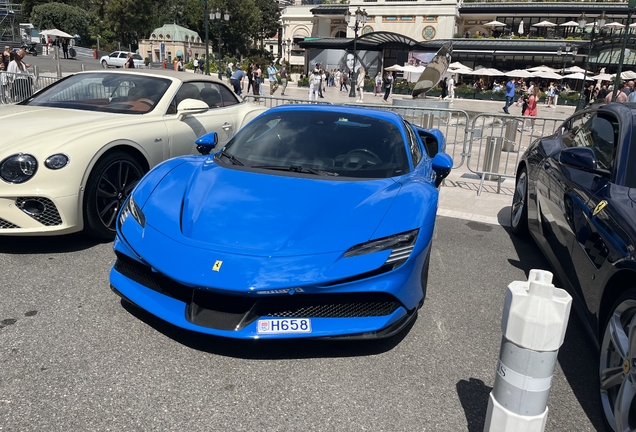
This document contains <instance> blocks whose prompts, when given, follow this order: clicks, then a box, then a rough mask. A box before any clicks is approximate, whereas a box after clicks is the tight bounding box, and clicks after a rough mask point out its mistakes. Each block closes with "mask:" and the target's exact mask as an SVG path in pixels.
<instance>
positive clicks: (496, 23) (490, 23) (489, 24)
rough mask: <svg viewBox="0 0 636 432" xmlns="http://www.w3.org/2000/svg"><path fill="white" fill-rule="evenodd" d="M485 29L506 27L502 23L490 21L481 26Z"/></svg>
mask: <svg viewBox="0 0 636 432" xmlns="http://www.w3.org/2000/svg"><path fill="white" fill-rule="evenodd" d="M482 25H483V26H485V27H505V26H506V25H505V24H504V23H502V22H501V21H497V20H495V21H490V22H487V23H486V24H482Z"/></svg>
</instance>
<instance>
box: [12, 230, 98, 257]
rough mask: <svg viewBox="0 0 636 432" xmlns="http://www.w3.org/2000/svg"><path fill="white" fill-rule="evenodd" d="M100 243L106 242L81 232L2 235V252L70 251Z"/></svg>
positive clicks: (13, 253)
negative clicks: (31, 235)
mask: <svg viewBox="0 0 636 432" xmlns="http://www.w3.org/2000/svg"><path fill="white" fill-rule="evenodd" d="M100 243H105V242H99V241H98V240H95V239H91V238H89V237H87V236H85V235H83V234H81V233H75V234H67V235H61V236H50V237H49V236H38V237H26V236H19V237H12V236H6V237H3V236H0V253H5V254H12V255H23V254H25V255H33V254H48V253H68V252H78V251H82V250H86V249H90V248H92V247H94V246H96V245H98V244H100Z"/></svg>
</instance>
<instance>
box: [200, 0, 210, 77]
mask: <svg viewBox="0 0 636 432" xmlns="http://www.w3.org/2000/svg"><path fill="white" fill-rule="evenodd" d="M201 1H202V2H203V21H204V23H205V74H206V75H210V62H209V61H208V59H209V58H210V52H209V51H210V25H209V24H208V0H201ZM210 15H212V14H211V13H210Z"/></svg>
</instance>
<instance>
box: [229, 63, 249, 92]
mask: <svg viewBox="0 0 636 432" xmlns="http://www.w3.org/2000/svg"><path fill="white" fill-rule="evenodd" d="M243 79H245V72H243V71H242V70H241V65H240V64H237V65H236V70H235V71H234V72H233V73H232V76H231V77H230V83H231V84H232V87H234V93H236V94H237V95H239V96H240V95H241V93H242V92H243Z"/></svg>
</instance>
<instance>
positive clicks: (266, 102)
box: [241, 93, 333, 108]
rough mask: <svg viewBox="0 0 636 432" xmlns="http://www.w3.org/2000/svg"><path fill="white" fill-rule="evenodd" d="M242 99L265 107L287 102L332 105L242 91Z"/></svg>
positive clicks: (286, 103)
mask: <svg viewBox="0 0 636 432" xmlns="http://www.w3.org/2000/svg"><path fill="white" fill-rule="evenodd" d="M241 97H242V98H243V100H245V101H248V102H254V103H257V104H259V105H262V106H264V107H265V108H274V107H277V106H280V105H289V104H322V105H333V103H331V102H323V101H310V100H309V99H293V98H287V97H278V96H256V95H253V94H248V93H244V94H243V95H241Z"/></svg>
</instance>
